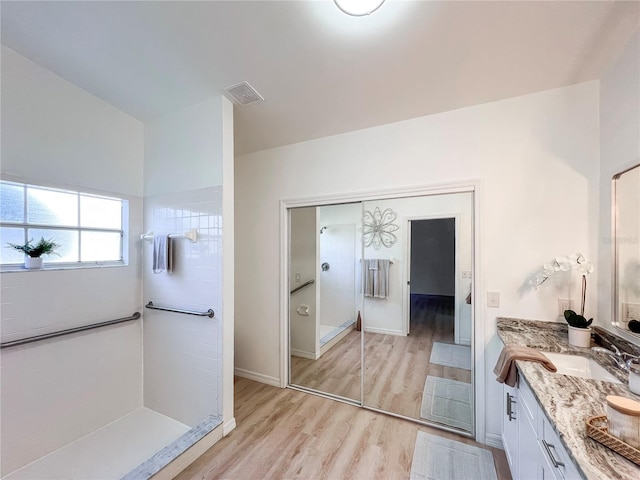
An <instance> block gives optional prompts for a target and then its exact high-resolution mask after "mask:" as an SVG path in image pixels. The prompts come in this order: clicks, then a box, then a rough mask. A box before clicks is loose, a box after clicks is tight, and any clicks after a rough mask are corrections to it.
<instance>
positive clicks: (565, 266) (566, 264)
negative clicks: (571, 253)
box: [555, 256, 571, 272]
mask: <svg viewBox="0 0 640 480" xmlns="http://www.w3.org/2000/svg"><path fill="white" fill-rule="evenodd" d="M569 270H571V260H570V259H569V257H566V256H562V257H556V266H555V271H556V272H558V271H560V272H568V271H569Z"/></svg>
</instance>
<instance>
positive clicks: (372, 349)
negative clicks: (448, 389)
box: [291, 296, 471, 419]
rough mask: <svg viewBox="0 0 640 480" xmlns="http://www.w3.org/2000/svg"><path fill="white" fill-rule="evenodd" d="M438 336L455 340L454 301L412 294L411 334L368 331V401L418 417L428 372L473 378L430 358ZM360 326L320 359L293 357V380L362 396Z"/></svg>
mask: <svg viewBox="0 0 640 480" xmlns="http://www.w3.org/2000/svg"><path fill="white" fill-rule="evenodd" d="M434 342H442V343H454V334H453V304H452V303H450V302H449V301H447V300H446V299H442V297H429V296H412V302H411V328H410V335H408V336H398V335H383V334H378V333H369V332H367V333H365V336H364V349H365V354H364V359H365V360H364V361H365V368H364V404H365V405H367V406H370V407H374V408H378V409H380V410H385V411H390V412H393V413H397V414H399V415H403V416H406V417H410V418H417V419H419V418H420V408H421V405H422V396H423V395H422V394H423V390H424V384H425V381H426V379H427V375H431V376H434V377H441V378H449V379H452V380H458V381H461V382H467V383H471V371H470V370H462V369H459V368H454V367H446V366H443V365H437V364H432V363H430V358H431V350H432V348H433V343H434ZM360 348H361V343H360V332H356V331H355V330H354V331H353V332H351V333H350V334H349V335H348V336H347V337H345V338H344V339H343V340H342V341H341V342H340V343H338V344H337V345H336V346H334V347H333V348H332V349H331V350H329V351H328V352H327V353H326V354H325V355H323V356H322V357H321V358H320V359H318V360H309V359H305V358H300V357H295V356H292V357H291V373H292V383H293V384H296V385H302V386H305V387H309V388H313V389H315V390H320V391H322V392H328V393H332V394H334V395H339V396H341V397H345V398H351V399H354V400H357V401H359V400H360Z"/></svg>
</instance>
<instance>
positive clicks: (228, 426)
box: [222, 417, 236, 437]
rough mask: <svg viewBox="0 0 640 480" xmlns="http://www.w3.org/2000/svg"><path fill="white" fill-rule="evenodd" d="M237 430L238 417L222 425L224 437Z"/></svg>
mask: <svg viewBox="0 0 640 480" xmlns="http://www.w3.org/2000/svg"><path fill="white" fill-rule="evenodd" d="M235 428H236V417H231V418H230V419H229V420H227V421H226V422H224V423H223V424H222V436H223V437H226V436H227V435H229V434H230V433H231V432H232V431H233V430H235Z"/></svg>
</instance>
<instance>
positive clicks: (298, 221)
mask: <svg viewBox="0 0 640 480" xmlns="http://www.w3.org/2000/svg"><path fill="white" fill-rule="evenodd" d="M316 212H317V209H316V207H303V208H295V209H293V210H291V217H290V222H291V223H290V229H291V260H290V263H289V290H293V289H294V288H296V287H298V286H300V285H302V284H303V283H305V282H307V281H309V280H315V279H316V250H317V238H318V230H317V218H316ZM296 275H299V277H300V281H297V280H296ZM317 286H318V284H317V283H314V284H312V285H309V286H307V287H304V288H303V289H302V290H299V291H298V292H296V293H294V294H292V295H291V296H290V301H289V321H290V325H291V327H290V328H291V339H290V342H291V353H292V354H294V355H298V356H301V357H304V358H312V359H314V360H315V359H316V358H317V353H318V350H317V346H318V341H317V338H316V334H317V328H316V318H317V308H316V289H317ZM300 306H307V307H309V309H308V315H301V314H299V313H298V308H299V307H300ZM302 311H303V312H304V311H305V310H304V308H303V310H302Z"/></svg>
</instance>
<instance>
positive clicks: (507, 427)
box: [502, 385, 519, 480]
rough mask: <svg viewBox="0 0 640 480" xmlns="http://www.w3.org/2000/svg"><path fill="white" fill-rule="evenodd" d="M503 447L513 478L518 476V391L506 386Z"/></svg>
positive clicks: (504, 392) (503, 403)
mask: <svg viewBox="0 0 640 480" xmlns="http://www.w3.org/2000/svg"><path fill="white" fill-rule="evenodd" d="M502 399H503V401H502V445H503V446H504V453H505V454H506V456H507V462H509V468H510V469H511V476H512V477H513V478H514V480H517V479H518V478H519V476H518V403H517V402H518V399H517V390H516V389H515V388H512V387H510V386H508V385H504V389H503V395H502Z"/></svg>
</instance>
